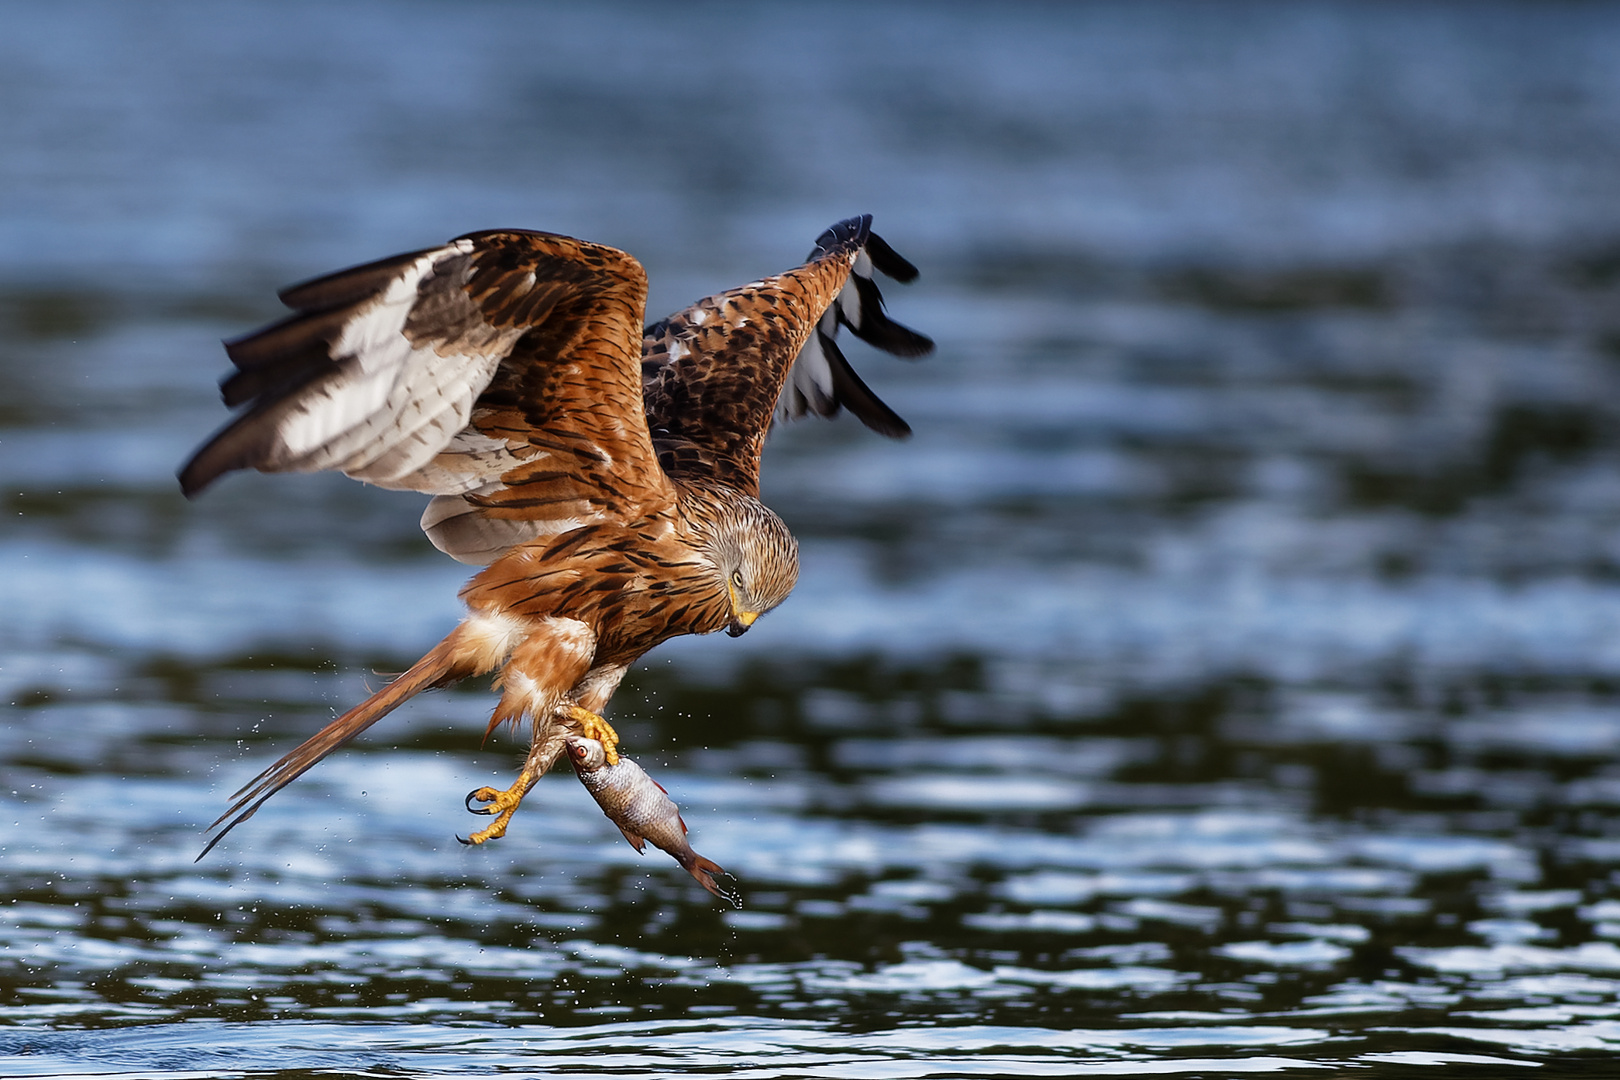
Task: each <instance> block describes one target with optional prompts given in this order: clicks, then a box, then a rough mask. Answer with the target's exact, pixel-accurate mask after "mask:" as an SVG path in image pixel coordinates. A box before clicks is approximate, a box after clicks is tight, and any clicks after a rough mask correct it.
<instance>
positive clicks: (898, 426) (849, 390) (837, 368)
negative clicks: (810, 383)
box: [816, 328, 911, 439]
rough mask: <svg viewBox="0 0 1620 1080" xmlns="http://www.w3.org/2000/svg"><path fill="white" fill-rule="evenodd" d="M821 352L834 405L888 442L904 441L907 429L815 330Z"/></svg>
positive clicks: (907, 426) (824, 334)
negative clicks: (837, 405)
mask: <svg viewBox="0 0 1620 1080" xmlns="http://www.w3.org/2000/svg"><path fill="white" fill-rule="evenodd" d="M816 335H817V336H818V337H819V338H820V339H821V351H822V352H823V353H824V354H825V355H826V357H827V368H828V370H829V371H831V372H832V383H833V395H834V397H835V399H836V400H837V402H838V404H840V405H842V406H843V407H844V408H846V409H848V410H849V411H850V412H851V413H852V414H853V415H854V416H855V417H856V418H857V419H858V420H860V422H861V423H863V424H865V425H866V426H867V427H869V428H871V429H872V430H873V431H875V432H877V433H878V434H879V435H883V436H886V437H888V438H890V439H904V438H908V437H909V436H910V435H911V425H910V424H908V423H906V422H905V421H904V420H902V419H900V415H899V414H898V413H896V412H895V411H894V410H893V409H891V408H889V407H888V406H887V405H885V404H884V403H883V399H881V398H879V397H878V396H877V395H876V394H874V393H873V392H872V388H871V387H869V386H867V385H866V383H865V382H863V381H861V377H860V376H859V375H857V374H855V369H854V368H852V367H850V366H849V361H848V360H845V359H844V354H843V353H842V352H840V351H839V350H838V345H837V343H836V342H834V341H833V339H832V338H831V337H830V336H828V335H827V334H826V333H824V332H822V331H821V330H820V329H819V328H818V329H817V330H816Z"/></svg>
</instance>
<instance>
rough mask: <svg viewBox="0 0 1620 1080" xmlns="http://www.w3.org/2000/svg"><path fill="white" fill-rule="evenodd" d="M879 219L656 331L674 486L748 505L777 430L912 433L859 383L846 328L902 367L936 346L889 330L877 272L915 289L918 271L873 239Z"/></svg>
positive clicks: (651, 334)
mask: <svg viewBox="0 0 1620 1080" xmlns="http://www.w3.org/2000/svg"><path fill="white" fill-rule="evenodd" d="M871 225H872V217H871V215H870V214H865V215H862V216H861V217H857V218H850V219H848V220H846V221H841V222H839V223H838V224H837V225H834V226H833V227H832V228H830V229H828V230H827V231H826V232H824V233H822V234H821V236H820V238H818V239H817V240H816V248H815V250H814V251H812V252H811V253H810V258H809V260H808V261H807V262H806V263H805V264H804V265H803V266H801V267H799V268H798V269H796V270H790V271H788V272H787V273H785V274H779V275H777V276H776V277H771V278H766V279H765V280H764V281H757V282H754V283H753V284H751V285H744V286H743V287H742V288H740V289H732V290H730V291H728V292H723V293H720V294H718V295H716V296H711V297H709V298H707V299H705V300H700V301H698V302H697V303H696V304H693V305H692V306H691V307H689V308H687V309H686V310H684V311H681V312H678V313H676V314H674V315H671V316H670V317H669V318H667V319H663V320H661V321H660V322H657V323H654V324H653V325H651V326H649V327H647V329H646V333H645V335H644V336H643V338H642V359H641V370H642V382H643V386H644V389H645V394H646V410H647V422H648V424H649V426H650V427H651V429H652V439H653V445H654V447H655V448H656V449H657V451H658V460H659V463H660V464H661V465H662V466H663V468H664V470H665V472H667V473H669V475H670V476H672V477H675V478H677V479H680V480H687V481H704V480H708V481H718V482H720V483H724V484H727V485H729V486H731V487H734V488H737V489H738V490H740V491H744V492H747V493H749V494H757V493H758V488H759V457H760V452H761V450H762V448H763V446H764V441H765V434H766V432H767V431H768V429H769V428H770V425H771V423H772V419H773V417H774V419H775V420H776V421H778V422H784V421H789V420H796V419H798V418H799V417H802V416H805V415H808V414H810V413H815V414H816V415H818V416H832V415H834V414H835V413H837V412H838V410H839V409H840V408H847V409H848V410H849V411H850V412H852V413H854V414H855V415H856V416H857V417H859V418H860V420H861V422H862V423H864V424H865V425H866V426H867V427H869V428H871V429H872V430H873V431H876V432H878V433H879V434H882V435H887V436H889V437H891V438H904V437H905V436H907V435H909V434H910V433H911V429H910V428H909V427H907V426H906V422H905V421H904V420H902V419H900V417H899V416H897V415H895V413H894V411H893V410H892V409H890V408H889V407H888V406H887V405H885V404H884V403H883V402H882V401H881V400H879V399H878V396H877V395H876V394H874V393H873V392H872V391H871V389H870V388H868V387H867V385H866V384H865V383H864V382H862V381H861V378H860V376H858V375H856V374H855V371H854V369H853V368H851V367H850V366H849V362H848V361H847V360H845V359H844V356H843V353H841V352H840V351H839V349H838V345H837V342H836V338H837V335H838V328H839V327H840V326H847V327H849V328H850V330H851V331H852V332H853V333H854V334H855V336H856V337H859V338H861V339H862V340H864V341H866V342H868V343H870V344H872V345H875V346H876V347H878V348H880V349H883V350H884V351H886V352H890V353H893V354H895V355H897V356H903V357H907V358H915V357H920V356H923V355H926V354H927V353H929V352H930V351H932V350H933V347H934V343H933V342H932V341H930V340H929V339H928V338H926V337H924V336H923V335H921V334H918V333H915V332H913V331H911V330H908V329H906V328H905V327H903V326H901V325H899V324H898V323H895V322H893V321H891V320H890V319H889V318H888V316H887V315H885V314H884V312H883V297H882V295H881V294H880V293H879V292H878V287H877V284H876V282H875V281H874V280H873V277H874V272H877V273H883V274H885V275H887V276H889V277H892V278H894V279H896V280H897V281H902V282H907V281H911V280H912V279H913V278H915V277H916V276H917V268H916V267H914V266H912V265H911V264H910V263H909V262H907V261H906V260H905V259H903V258H901V257H900V256H899V255H898V254H896V253H895V251H894V249H892V248H890V247H889V245H888V244H886V243H884V242H883V240H882V238H881V237H879V236H877V235H876V234H875V233H873V232H872V231H871Z"/></svg>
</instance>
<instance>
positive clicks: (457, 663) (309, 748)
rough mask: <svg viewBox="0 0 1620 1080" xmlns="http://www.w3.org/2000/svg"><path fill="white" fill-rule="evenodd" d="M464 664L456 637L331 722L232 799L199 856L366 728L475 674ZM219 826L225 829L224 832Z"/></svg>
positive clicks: (254, 779)
mask: <svg viewBox="0 0 1620 1080" xmlns="http://www.w3.org/2000/svg"><path fill="white" fill-rule="evenodd" d="M473 670H474V668H473V666H472V665H469V663H468V661H467V659H466V651H465V649H460V648H458V647H457V635H456V633H455V632H454V631H452V633H451V634H450V636H449V637H446V638H445V639H444V640H443V641H441V642H439V643H438V644H437V645H435V646H434V647H433V648H432V649H431V650H429V652H428V654H427V655H426V656H424V657H422V659H420V660H418V661H417V662H416V663H414V664H412V665H411V667H410V670H409V671H406V672H405V674H403V675H401V676H400V677H399V678H397V679H395V680H394V681H393V682H391V683H389V684H388V685H387V686H385V687H383V688H382V689H381V690H378V691H377V692H376V693H375V694H372V695H371V696H370V697H368V698H367V699H366V700H364V701H362V702H361V703H360V704H358V705H356V706H355V707H354V708H352V709H350V710H349V711H348V712H346V713H344V714H343V715H342V716H340V717H338V718H337V719H336V720H333V721H332V722H331V723H330V724H327V725H326V726H325V727H323V728H321V730H320V731H318V732H316V733H315V734H314V735H312V736H310V737H309V738H308V739H307V740H305V741H304V743H303V744H302V745H300V746H299V747H298V748H297V749H295V750H293V751H292V752H290V753H289V754H287V755H286V756H285V757H283V758H282V759H281V760H280V761H278V762H276V763H275V764H274V765H272V766H270V767H269V768H268V769H266V770H264V772H262V773H260V774H259V775H258V776H256V777H254V778H253V779H252V780H250V781H249V782H248V783H247V784H246V785H244V786H243V787H242V788H241V790H239V791H237V792H236V794H235V795H234V796H232V798H234V799H235V801H234V802H233V803H231V806H230V809H228V810H226V811H225V812H224V813H223V814H221V815H220V816H219V817H218V819H216V820H215V821H214V823H213V824H212V825H210V826H208V830H209V831H210V832H214V830H216V829H217V830H218V831H217V832H214V835H213V837H212V838H211V839H210V840H209V841H208V844H207V846H205V847H204V848H203V849H202V852H201V853H200V854H199V855H198V856H197V859H198V861H201V859H202V857H203V856H204V855H207V854H208V853H209V852H210V851H212V850H214V845H215V844H217V843H219V842H220V841H221V840H223V839H225V834H226V833H228V832H230V831H231V830H232V829H234V828H236V827H237V826H238V825H240V824H242V822H244V821H246V820H247V819H248V818H250V817H252V816H253V815H254V814H256V813H258V810H259V807H261V806H263V805H264V801H265V800H266V799H268V798H269V797H270V796H272V795H274V794H275V793H276V792H278V791H280V790H281V789H282V788H284V787H286V786H287V785H288V784H290V783H292V782H293V781H294V780H296V779H298V778H299V777H300V776H302V775H303V774H304V773H305V772H307V771H308V770H309V769H311V768H312V767H314V765H315V764H316V763H317V762H318V761H320V760H321V759H322V758H324V757H325V756H326V755H327V754H330V753H331V752H332V751H334V750H336V749H337V748H338V747H340V746H342V745H343V744H344V743H346V742H348V741H349V740H350V739H352V738H354V737H355V736H356V735H358V734H360V733H361V732H362V731H364V730H366V728H368V727H370V726H371V725H372V724H375V723H376V722H377V721H378V720H381V719H382V718H383V717H385V716H387V715H388V714H389V713H391V712H393V711H394V709H396V708H398V707H399V706H400V705H402V704H404V703H405V702H406V701H408V700H410V699H411V698H413V697H415V696H416V695H417V694H419V693H421V692H422V691H423V690H429V689H432V688H433V687H436V686H445V685H448V684H449V683H452V682H455V681H456V680H458V679H461V678H463V677H465V676H467V675H470V674H472V673H473ZM221 824H223V825H224V828H220V826H221Z"/></svg>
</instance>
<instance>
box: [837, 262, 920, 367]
mask: <svg viewBox="0 0 1620 1080" xmlns="http://www.w3.org/2000/svg"><path fill="white" fill-rule="evenodd" d="M850 280H851V281H853V282H854V283H855V292H856V295H858V296H859V297H860V298H861V315H860V318H861V325H860V326H858V327H857V326H855V325H854V324H853V323H851V322H849V320H847V319H845V318H844V317H843V315H842V313H840V315H839V320H840V321H841V322H843V323H844V325H846V326H848V327H849V329H850V332H851V333H853V334H854V335H855V336H856V337H858V338H860V339H861V340H862V341H864V342H866V343H867V344H868V345H871V346H872V347H873V348H877V349H882V350H883V351H884V352H886V353H893V354H894V355H895V356H900V357H904V358H905V359H907V360H915V359H917V358H918V357H921V356H927V355H928V354H929V353H931V352H933V351H934V341H933V339H932V338H929V337H925V336H924V335H922V334H919V333H917V332H916V331H915V330H912V329H910V328H908V327H905V326H901V325H900V324H899V323H897V322H895V321H894V320H893V319H890V318H889V317H888V316H887V315H885V314H884V313H883V294H882V293H880V292H878V287H877V282H875V281H873V280H872V279H871V278H866V277H861V276H860V275H859V274H854V275H851V277H850Z"/></svg>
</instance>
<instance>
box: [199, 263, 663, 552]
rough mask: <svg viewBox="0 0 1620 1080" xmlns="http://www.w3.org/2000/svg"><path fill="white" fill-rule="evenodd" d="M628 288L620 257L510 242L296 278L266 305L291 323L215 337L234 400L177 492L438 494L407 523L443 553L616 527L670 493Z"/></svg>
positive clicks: (637, 309)
mask: <svg viewBox="0 0 1620 1080" xmlns="http://www.w3.org/2000/svg"><path fill="white" fill-rule="evenodd" d="M646 289H647V286H646V275H645V274H644V272H643V271H642V269H641V266H640V264H639V263H637V262H636V261H635V260H634V259H632V258H631V257H630V256H628V255H626V254H624V253H623V252H620V251H616V250H614V249H613V248H608V247H603V246H601V245H598V244H590V243H585V242H583V241H579V240H573V239H570V238H568V237H563V236H555V235H551V234H548V233H536V232H523V231H498V232H483V233H472V234H469V235H467V236H464V237H460V238H458V239H457V240H454V241H452V242H451V243H450V244H447V245H445V246H444V247H442V248H435V249H430V250H427V251H421V252H415V253H412V254H409V255H400V256H395V257H393V258H391V259H385V260H382V261H380V262H376V263H371V264H368V265H366V266H361V267H356V268H354V269H352V270H346V271H341V272H339V273H337V274H331V275H327V276H326V277H323V278H318V279H316V280H314V281H311V282H307V283H305V284H303V285H298V286H294V287H292V288H290V289H287V290H286V291H284V292H283V293H282V298H283V300H284V301H285V302H286V303H287V304H288V305H289V306H290V307H293V308H294V309H295V310H296V312H297V313H296V314H295V315H293V316H292V317H291V318H289V319H287V320H284V321H283V322H280V323H277V324H275V325H273V326H270V327H267V328H266V329H264V330H262V331H259V332H258V333H256V334H253V335H250V336H248V337H246V338H242V339H240V340H237V341H233V342H229V343H228V344H227V346H226V351H227V353H228V354H229V356H230V357H231V359H232V361H233V362H234V363H235V365H236V367H237V369H238V371H237V372H236V373H235V374H234V375H232V376H231V377H230V378H229V379H227V380H226V382H225V384H224V394H225V398H226V401H227V403H230V404H242V403H246V404H247V405H248V408H247V409H246V410H245V411H244V412H243V413H242V414H241V415H240V416H238V417H237V418H236V419H235V420H234V421H232V423H231V424H229V425H227V427H226V428H225V429H223V430H222V431H221V432H219V433H218V434H216V435H215V436H214V437H213V438H212V439H211V440H209V442H208V443H206V444H205V445H204V446H203V447H202V448H201V449H200V450H198V451H197V453H196V454H195V455H194V456H193V458H192V459H191V461H190V462H188V463H187V465H186V466H185V468H184V469H183V470H182V471H181V474H180V477H181V485H182V487H183V489H184V490H185V491H186V493H187V494H194V493H195V492H197V491H199V490H201V488H202V487H204V486H206V485H207V484H208V483H210V482H212V481H213V480H214V479H215V478H216V477H218V476H219V475H220V474H221V473H224V472H227V471H229V470H231V469H240V468H253V469H259V470H261V471H265V472H284V471H298V472H301V471H314V470H319V469H335V470H340V471H342V472H345V473H347V474H349V475H350V476H354V477H356V478H357V479H361V480H365V481H367V482H369V483H374V484H379V485H382V486H385V487H394V488H407V489H412V490H416V491H424V492H428V493H430V494H435V495H439V496H441V498H444V499H449V500H453V504H451V505H443V504H441V505H439V506H437V507H433V508H430V515H431V516H432V517H433V518H434V519H435V520H433V521H430V520H428V519H427V518H425V519H424V523H423V524H424V528H427V529H428V531H429V535H430V536H433V538H434V540H435V542H436V543H440V546H441V547H444V546H446V544H449V548H447V549H454V548H456V547H457V546H458V545H460V546H462V547H469V548H479V547H484V548H488V547H490V546H491V545H493V546H494V547H495V548H497V549H504V548H505V547H509V546H510V545H511V544H512V543H515V542H519V541H521V540H522V539H526V538H528V537H529V536H532V535H538V534H543V533H545V532H548V531H556V528H557V526H558V524H559V522H561V521H564V520H573V519H574V518H577V517H579V516H581V515H586V516H591V517H601V516H604V515H605V516H608V517H613V516H617V515H619V514H621V513H626V514H630V515H632V516H634V515H635V514H636V511H635V509H634V507H635V506H636V504H637V503H638V502H639V501H640V500H643V499H651V500H652V501H654V502H658V503H660V504H661V503H663V502H665V501H667V499H668V497H669V490H670V489H669V483H668V480H667V478H666V477H665V476H664V475H663V473H662V471H661V470H660V469H659V468H658V465H657V459H656V457H655V455H654V452H653V448H652V443H651V440H650V438H649V436H648V434H647V427H646V419H645V414H644V411H643V405H642V396H641V380H640V375H639V369H638V367H637V364H636V360H637V357H638V355H639V352H640V347H639V338H640V335H641V330H640V327H641V321H642V315H643V308H644V304H645V300H646ZM464 495H465V496H466V497H465V498H462V496H464ZM439 501H440V500H435V502H436V503H438V502H439ZM525 520H527V521H529V522H533V523H535V524H532V525H529V526H518V525H514V524H513V523H514V522H521V521H525ZM495 521H499V522H501V523H502V524H498V525H497V524H492V522H495ZM440 523H442V524H440ZM436 532H437V533H442V534H443V535H437V534H436ZM441 541H443V542H441ZM452 554H458V557H460V555H461V553H458V551H456V550H452ZM469 561H485V560H484V559H482V558H479V559H473V560H469Z"/></svg>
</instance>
